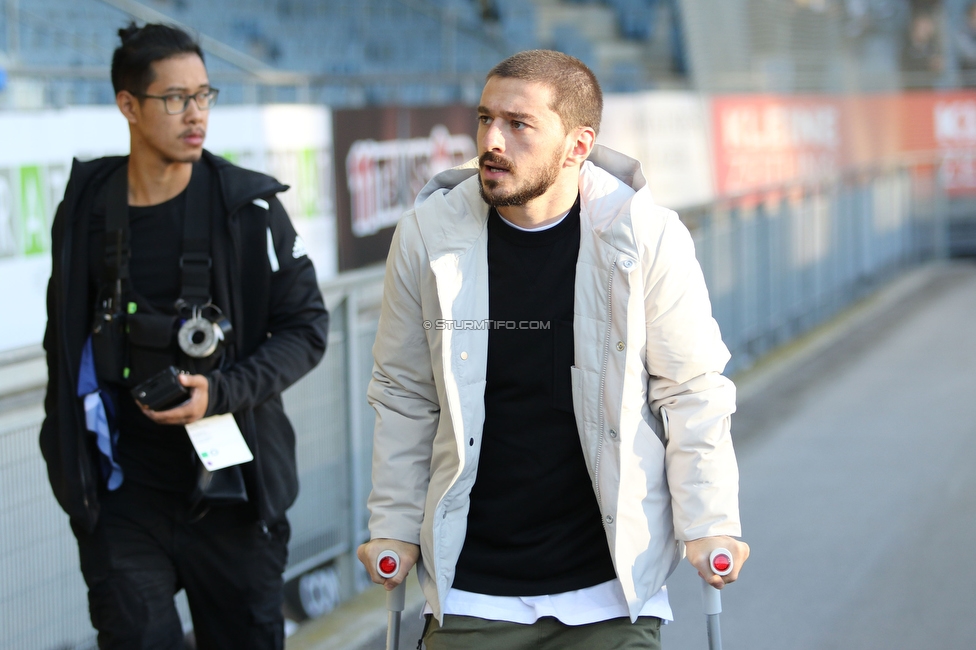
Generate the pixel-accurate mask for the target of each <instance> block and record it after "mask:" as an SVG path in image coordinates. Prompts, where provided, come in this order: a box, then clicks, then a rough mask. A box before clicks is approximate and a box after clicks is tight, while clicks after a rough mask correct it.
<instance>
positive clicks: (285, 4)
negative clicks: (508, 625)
mask: <svg viewBox="0 0 976 650" xmlns="http://www.w3.org/2000/svg"><path fill="white" fill-rule="evenodd" d="M972 13H973V12H972V11H971V10H970V4H969V1H968V0H941V1H940V0H602V1H586V0H575V1H571V0H206V1H203V0H145V1H143V2H136V1H134V0H0V304H2V305H3V311H4V316H3V319H2V321H0V540H2V543H0V649H7V648H9V649H11V650H14V649H17V650H21V649H24V648H38V649H42V650H47V649H51V648H86V647H93V645H94V633H93V631H92V629H91V627H90V625H89V623H88V615H87V604H86V598H85V589H84V585H83V582H82V580H81V576H80V573H79V571H78V568H77V556H76V547H75V544H74V540H73V538H72V537H71V534H70V530H69V528H68V525H67V520H66V518H65V516H64V515H63V513H62V512H61V511H60V510H59V509H58V508H57V505H56V504H55V501H54V499H53V497H52V496H51V494H50V489H49V487H48V485H47V481H46V475H45V470H44V466H43V462H42V461H41V458H40V454H39V451H38V448H37V431H38V428H39V426H40V421H41V419H42V417H43V413H42V409H41V406H40V404H41V398H42V396H43V391H44V383H45V381H46V376H45V367H44V362H43V353H42V351H41V350H40V340H41V336H42V334H43V328H44V321H45V312H44V304H43V296H44V290H45V286H46V281H47V277H48V274H49V273H50V260H49V256H50V242H49V240H50V238H49V234H48V233H49V230H50V223H51V219H52V216H53V212H54V209H55V207H56V205H57V201H58V200H59V198H60V196H61V194H62V193H63V189H64V184H65V182H66V180H67V174H68V171H69V169H70V164H71V160H72V158H73V157H78V158H89V157H93V156H98V155H105V154H114V153H126V151H127V147H128V138H127V132H126V129H125V125H124V123H123V121H122V119H121V118H120V117H119V116H118V114H117V111H116V109H115V108H114V97H113V94H112V89H111V84H110V83H109V61H110V59H111V54H112V51H113V49H114V48H115V46H116V44H117V36H116V30H117V29H118V28H119V27H121V26H123V25H124V24H125V23H127V22H128V21H130V20H135V21H137V22H140V23H143V22H160V21H162V22H169V23H174V24H178V25H182V26H185V27H187V28H189V29H190V30H191V31H193V32H194V33H196V34H197V35H198V36H199V38H200V41H201V43H202V45H203V47H204V50H205V52H206V55H207V64H208V67H209V70H210V74H211V80H212V83H213V84H214V85H215V86H217V87H219V88H220V89H221V95H220V104H219V105H218V106H217V107H216V108H215V109H214V113H213V116H212V118H211V122H210V133H209V134H208V141H207V142H208V148H210V149H211V150H213V151H215V152H217V153H219V154H221V155H224V156H227V157H228V158H230V159H232V160H235V161H236V162H238V163H240V164H243V165H245V166H250V167H252V168H256V169H260V170H263V171H267V172H270V173H272V174H274V175H276V176H277V177H279V178H280V179H281V180H282V181H284V182H287V183H289V184H290V185H292V187H293V189H292V190H291V191H290V192H288V194H287V195H286V196H285V200H286V206H287V207H288V209H289V212H290V214H291V215H292V218H293V219H294V221H295V223H296V227H297V228H298V229H299V231H300V232H301V234H302V235H303V237H304V238H305V239H306V241H307V243H308V247H309V251H310V254H311V255H312V257H313V259H314V260H315V262H316V265H317V268H318V271H319V277H320V280H321V282H322V286H323V291H324V293H325V295H326V298H327V301H328V305H329V307H330V309H331V310H332V312H333V323H334V325H333V331H332V333H331V335H330V348H329V352H328V354H327V356H326V360H325V361H324V362H323V364H322V365H321V366H320V367H319V368H318V369H316V370H315V371H314V372H313V373H312V374H311V375H310V376H309V377H307V378H305V379H304V380H302V381H301V382H300V383H299V384H298V385H296V386H295V387H293V388H292V389H290V390H289V391H288V392H287V393H286V395H285V403H286V406H287V408H288V411H289V413H290V414H291V416H292V419H293V422H294V423H295V425H296V428H297V429H298V432H299V464H300V471H301V480H302V492H301V495H300V497H299V500H298V502H297V503H296V505H295V507H294V508H293V509H292V510H291V512H290V515H291V519H292V522H293V528H294V537H293V540H292V544H291V561H290V566H289V569H288V574H287V577H288V578H289V583H288V590H287V591H288V598H287V604H286V608H287V614H288V616H289V619H290V620H291V621H293V622H294V623H295V624H300V623H301V622H302V621H304V620H307V619H309V618H316V617H320V616H328V614H329V612H330V611H331V610H332V609H334V608H335V607H336V606H337V605H338V604H339V603H340V602H342V601H343V600H346V599H348V598H350V597H352V596H354V595H355V594H356V593H358V592H360V591H362V590H363V589H364V588H365V587H366V586H367V580H366V578H365V575H364V574H363V572H362V571H361V570H360V569H359V568H358V566H357V563H356V562H355V561H354V557H353V555H352V551H353V549H354V548H355V546H356V545H357V544H358V543H359V542H360V541H362V540H363V539H364V538H365V537H366V536H367V532H366V528H365V526H366V518H367V513H366V512H365V507H364V503H365V495H366V493H367V492H368V489H369V458H370V453H371V431H372V412H371V411H370V410H369V409H368V407H367V406H366V404H365V399H364V392H365V385H366V383H367V381H368V378H369V374H370V371H371V357H370V349H371V346H372V341H373V337H374V335H375V325H376V317H377V309H378V304H379V297H380V290H381V287H380V278H381V274H382V261H383V259H384V258H385V255H386V248H387V246H388V243H389V239H390V236H391V234H392V227H393V225H395V222H396V219H397V218H398V216H399V214H400V213H401V212H402V210H403V209H404V208H405V207H406V206H407V205H409V204H410V203H411V202H412V199H413V196H414V194H415V193H416V191H417V190H418V189H419V188H420V187H421V186H422V185H423V183H424V182H426V180H427V179H428V178H429V177H430V175H432V174H433V173H434V172H436V171H438V170H440V169H443V168H446V167H449V166H451V165H453V164H457V163H459V162H461V161H463V160H465V159H467V158H468V157H471V156H473V155H474V152H475V143H474V140H473V135H474V129H475V121H474V113H473V107H474V106H475V105H476V104H477V100H478V97H479V95H480V92H481V86H482V84H483V81H484V75H485V73H486V72H487V70H488V69H489V68H490V67H491V66H492V65H494V64H495V63H497V62H498V61H499V60H501V59H502V58H504V57H506V56H508V55H509V54H512V53H514V52H516V51H519V50H523V49H530V48H537V47H545V48H553V49H558V50H562V51H565V52H567V53H570V54H572V55H574V56H577V57H579V58H580V59H582V60H583V61H584V62H586V63H587V64H588V65H590V66H591V67H592V68H593V70H594V71H595V72H596V73H597V76H598V77H599V79H600V80H601V83H602V85H603V87H604V90H605V92H606V93H607V98H606V99H607V101H606V113H605V117H604V126H603V129H602V131H601V134H600V138H599V141H600V142H602V143H604V144H607V145H609V146H612V147H614V148H616V149H619V150H622V151H624V152H626V153H629V154H631V155H634V156H635V157H637V158H638V159H640V160H641V162H642V163H643V164H644V167H645V171H646V174H647V176H648V177H649V183H650V186H651V188H652V191H653V192H654V193H655V195H656V197H657V200H658V202H660V203H661V204H663V205H665V206H667V207H671V208H674V209H677V210H678V211H679V213H680V215H681V216H682V219H683V220H684V221H685V222H686V223H687V224H688V225H689V227H691V228H692V231H693V234H694V236H695V240H696V245H697V250H698V255H699V258H700V260H701V263H702V266H703V268H704V270H705V273H706V277H707V280H708V283H709V287H710V291H711V295H712V299H713V306H714V310H715V314H716V318H717V319H718V320H719V322H720V324H721V326H722V330H723V334H724V336H725V338H726V340H727V342H728V345H729V347H730V348H731V349H732V350H733V355H734V356H733V361H732V364H731V365H730V368H729V371H730V373H735V372H738V371H741V370H743V369H746V368H748V367H749V366H750V365H752V364H753V363H754V362H755V361H756V359H758V358H760V357H761V356H762V355H763V354H765V353H767V352H768V351H770V350H772V349H774V348H775V347H777V346H779V345H782V344H783V343H785V342H788V341H790V340H791V339H793V338H795V337H796V336H798V335H800V334H802V333H803V332H805V331H807V330H809V328H811V327H813V326H815V325H817V324H818V323H821V322H823V321H824V320H826V319H827V318H829V317H830V316H832V315H834V314H836V313H837V312H838V311H839V310H841V309H842V308H844V307H845V306H847V305H849V304H851V303H852V302H854V301H855V300H857V299H859V298H861V297H863V296H865V295H867V294H868V293H870V292H871V291H872V290H873V289H874V288H876V287H877V286H879V284H880V283H881V282H883V281H885V280H886V279H888V278H890V277H892V276H893V275H894V274H896V273H898V272H899V271H900V270H902V269H904V268H906V267H908V266H911V265H914V264H917V263H919V262H921V261H924V260H927V259H932V258H938V257H944V256H948V255H972V254H974V253H976V227H974V224H976V220H974V215H976V203H974V198H976V92H974V91H972V90H969V89H968V88H967V86H969V85H976V18H972V17H971V14H972ZM178 602H179V604H180V607H181V611H182V613H183V614H184V620H185V621H187V624H188V623H189V619H188V617H186V607H185V602H184V601H183V600H182V599H178Z"/></svg>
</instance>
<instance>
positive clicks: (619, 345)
mask: <svg viewBox="0 0 976 650" xmlns="http://www.w3.org/2000/svg"><path fill="white" fill-rule="evenodd" d="M624 347H625V346H624V342H623V341H617V352H623V351H624Z"/></svg>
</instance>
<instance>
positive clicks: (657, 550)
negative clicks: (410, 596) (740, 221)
mask: <svg viewBox="0 0 976 650" xmlns="http://www.w3.org/2000/svg"><path fill="white" fill-rule="evenodd" d="M579 186H580V195H581V214H580V224H581V231H582V233H581V238H580V252H579V259H578V262H577V267H576V269H577V270H576V297H575V305H574V324H573V330H574V335H575V361H576V365H575V366H574V367H573V368H572V375H573V376H572V382H573V403H574V408H575V412H576V422H577V425H578V428H579V434H580V440H581V442H582V447H583V455H584V457H585V459H586V466H587V469H588V470H589V473H590V478H591V479H592V483H593V490H594V492H595V493H596V496H597V500H598V503H599V505H600V509H601V511H602V514H603V517H604V529H605V530H606V536H607V544H608V546H609V548H610V551H611V555H612V557H613V562H614V566H615V568H616V571H617V576H618V577H619V579H620V581H621V583H622V584H623V588H624V594H625V596H626V598H627V602H628V606H629V608H630V614H631V618H632V619H636V617H637V614H638V612H639V611H640V609H641V607H642V606H643V605H644V603H645V602H646V601H647V600H648V599H649V598H650V597H651V596H653V595H654V594H655V593H656V592H657V591H658V590H659V589H660V588H661V586H662V585H663V584H664V581H665V579H666V578H667V577H668V575H670V573H671V572H672V571H673V570H674V567H675V566H676V565H677V562H678V561H679V559H680V558H681V555H682V553H683V545H682V544H681V543H680V542H679V541H678V540H680V541H687V540H692V539H697V538H700V537H706V536H711V535H732V536H738V535H740V534H741V532H740V527H739V513H738V470H737V467H736V462H735V455H734V452H733V450H732V438H731V435H730V428H729V427H730V416H731V414H732V412H733V411H734V410H735V387H734V386H733V384H732V382H731V381H729V380H728V379H727V378H725V377H724V376H722V375H721V372H722V370H723V369H724V367H725V364H726V363H727V362H728V360H729V352H728V350H727V348H726V347H725V345H724V344H723V343H722V340H721V336H720V333H719V329H718V325H717V323H716V322H715V320H714V319H713V318H712V315H711V305H710V303H709V300H708V293H707V291H706V289H705V282H704V279H703V277H702V273H701V269H700V267H699V265H698V262H697V260H696V259H695V252H694V245H693V243H692V239H691V236H690V234H689V232H688V230H687V229H686V228H685V226H684V225H683V224H682V223H681V222H680V221H679V220H678V217H677V215H676V214H675V213H674V212H672V211H670V210H666V209H664V208H661V207H659V206H656V205H654V203H653V201H652V200H651V195H650V191H649V190H648V189H647V187H646V182H645V180H644V177H643V175H642V173H641V170H640V165H639V164H638V163H637V162H636V161H634V160H632V159H630V158H627V157H626V156H623V155H622V154H619V153H616V152H614V151H612V150H609V149H606V148H604V147H600V146H597V147H596V148H595V149H594V151H593V153H592V154H591V156H590V158H589V159H588V160H587V162H586V163H584V164H583V166H582V169H581V171H580V185H579ZM487 218H488V207H487V206H486V205H485V203H484V202H483V201H482V199H481V197H480V195H479V192H478V178H477V162H476V161H471V162H469V163H467V164H465V165H463V166H461V167H458V168H455V169H451V170H448V171H445V172H443V173H441V174H438V175H437V176H435V177H434V178H433V179H432V180H431V181H430V182H429V183H428V184H427V186H426V187H425V188H424V190H423V191H422V192H421V194H420V196H418V198H417V201H416V203H415V206H414V209H413V210H410V211H408V212H407V213H406V214H405V215H404V216H403V218H402V219H401V220H400V223H399V225H398V226H397V229H396V233H395V234H394V237H393V243H392V245H391V247H390V253H389V257H388V259H387V263H386V278H385V283H384V288H383V292H384V293H383V308H382V312H381V315H380V321H379V330H378V332H377V335H376V344H375V345H374V347H373V357H374V360H375V365H374V367H373V376H372V380H371V382H370V385H369V389H368V399H369V402H370V404H371V405H372V406H373V408H374V409H375V410H376V428H375V432H374V447H373V490H372V493H371V494H370V497H369V509H370V514H371V516H370V520H369V529H370V534H371V536H372V537H373V538H374V539H375V538H391V539H399V540H403V541H406V542H411V543H414V544H419V545H420V547H421V562H420V564H419V565H418V575H419V577H420V582H421V585H422V587H423V590H424V593H425V594H426V596H427V600H428V602H430V604H431V607H432V608H433V610H434V614H435V615H436V616H437V617H438V619H440V620H442V612H443V603H444V598H445V597H446V594H447V591H448V589H449V588H450V587H451V584H452V582H453V580H454V571H455V565H456V563H457V559H458V556H459V554H460V552H461V546H462V545H463V543H464V537H465V530H466V525H467V513H468V506H469V500H468V495H469V493H470V491H471V488H472V486H473V485H474V481H475V474H476V471H477V468H478V455H479V450H480V448H481V435H482V431H481V430H482V425H483V423H484V390H485V369H486V361H487V351H488V331H487V329H485V328H484V327H482V326H481V325H480V323H482V322H483V321H486V320H487V319H488V318H489V314H488V257H487V243H488V229H487ZM526 281H527V282H531V278H526ZM525 496H526V498H532V496H533V495H525ZM547 496H549V497H552V495H547Z"/></svg>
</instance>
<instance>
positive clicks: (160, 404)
mask: <svg viewBox="0 0 976 650" xmlns="http://www.w3.org/2000/svg"><path fill="white" fill-rule="evenodd" d="M179 376H180V371H179V370H177V369H176V368H175V367H173V366H170V367H168V368H166V369H164V370H163V371H161V372H158V373H156V374H155V375H153V376H152V377H150V378H149V379H147V380H146V381H144V382H142V383H141V384H139V385H138V386H136V387H135V388H133V389H132V397H133V398H135V400H136V401H137V402H139V403H140V404H142V405H143V406H145V407H146V408H148V409H150V410H152V411H166V410H168V409H171V408H173V407H174V406H179V405H180V404H182V403H183V402H185V401H186V400H187V399H189V397H190V391H188V390H187V389H186V388H185V387H184V386H183V384H181V383H180V380H179Z"/></svg>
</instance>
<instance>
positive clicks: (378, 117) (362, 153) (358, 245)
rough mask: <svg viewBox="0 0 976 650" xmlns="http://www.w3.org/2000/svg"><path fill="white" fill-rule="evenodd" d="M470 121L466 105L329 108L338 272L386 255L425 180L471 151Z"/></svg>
mask: <svg viewBox="0 0 976 650" xmlns="http://www.w3.org/2000/svg"><path fill="white" fill-rule="evenodd" d="M477 126H478V124H477V114H476V111H475V109H474V108H472V107H469V106H438V107H430V108H398V107H385V108H367V109H356V110H337V111H333V113H332V128H333V142H334V151H335V173H336V186H335V187H336V221H337V225H338V234H339V237H338V239H339V270H340V271H348V270H350V269H356V268H360V267H363V266H366V265H369V264H372V263H375V262H380V261H383V260H385V259H386V255H387V252H388V251H389V248H390V240H391V239H392V237H393V228H394V226H396V223H397V221H398V220H399V219H400V216H401V215H402V214H403V213H404V212H405V211H406V210H408V209H409V208H411V207H412V206H413V202H414V199H415V198H416V196H417V194H418V193H419V192H420V190H421V189H423V187H424V185H426V184H427V181H428V180H430V178H431V177H432V176H434V175H435V174H437V173H438V172H440V171H443V170H445V169H449V168H451V167H454V166H456V165H459V164H461V163H463V162H465V161H467V160H469V159H471V158H473V157H475V155H477V147H476V146H475V141H474V137H475V135H476V133H477Z"/></svg>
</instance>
